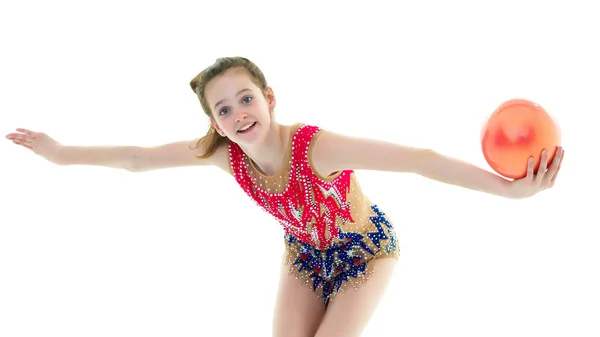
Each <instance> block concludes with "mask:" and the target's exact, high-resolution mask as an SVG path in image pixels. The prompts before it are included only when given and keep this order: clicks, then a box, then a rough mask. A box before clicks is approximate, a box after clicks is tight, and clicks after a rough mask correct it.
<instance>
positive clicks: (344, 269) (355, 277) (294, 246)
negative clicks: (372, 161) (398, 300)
mask: <svg viewBox="0 0 600 337" xmlns="http://www.w3.org/2000/svg"><path fill="white" fill-rule="evenodd" d="M371 210H372V211H373V213H374V215H373V216H370V217H369V220H370V222H371V224H372V225H373V227H374V229H375V230H374V231H369V232H366V233H364V234H360V233H352V232H344V231H343V230H341V229H340V232H339V236H338V240H336V243H335V244H333V245H332V246H331V247H328V248H326V249H317V248H315V247H313V246H311V245H309V244H306V243H302V242H300V241H299V240H298V239H296V238H295V237H294V236H293V235H291V234H286V235H285V239H286V244H287V245H288V248H289V249H290V251H291V252H293V253H294V254H293V257H292V259H291V260H289V262H290V264H291V266H290V268H291V271H293V272H294V273H295V274H296V275H298V276H299V278H300V279H302V280H303V281H304V284H305V286H309V287H310V288H311V289H312V290H313V291H314V292H315V293H317V294H318V297H319V298H321V299H322V300H323V303H325V304H327V303H328V302H329V301H330V300H331V299H332V298H333V297H334V296H335V295H336V294H337V293H338V292H340V290H341V289H342V286H343V285H344V284H345V283H350V284H353V285H354V286H355V287H358V285H360V284H362V283H364V282H366V281H367V280H368V278H369V276H370V272H369V270H367V269H368V268H367V262H368V261H369V260H371V259H373V258H374V257H376V256H381V255H391V254H394V253H395V252H397V251H398V245H397V239H396V235H395V231H394V229H393V227H392V225H391V223H390V222H389V221H388V220H387V219H386V217H385V214H384V213H383V212H381V211H380V210H379V208H378V207H377V205H372V206H371Z"/></svg>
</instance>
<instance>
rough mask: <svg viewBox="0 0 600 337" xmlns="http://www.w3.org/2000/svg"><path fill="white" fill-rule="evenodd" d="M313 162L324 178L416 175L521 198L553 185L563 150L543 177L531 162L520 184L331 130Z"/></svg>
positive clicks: (469, 166)
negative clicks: (346, 173) (358, 173)
mask: <svg viewBox="0 0 600 337" xmlns="http://www.w3.org/2000/svg"><path fill="white" fill-rule="evenodd" d="M546 158H547V155H546ZM311 159H312V162H313V165H314V167H315V169H316V170H317V171H318V172H319V174H321V175H322V176H327V175H329V174H330V173H332V172H336V171H339V170H345V169H346V170H347V169H352V170H376V171H388V172H412V173H416V174H419V175H421V176H423V177H426V178H429V179H433V180H436V181H439V182H442V183H446V184H451V185H455V186H460V187H463V188H467V189H471V190H476V191H480V192H485V193H489V194H494V195H498V196H501V197H505V198H515V199H518V198H524V197H529V196H532V195H534V194H535V193H537V192H539V191H541V190H543V189H545V188H548V187H551V186H552V184H553V182H554V179H555V178H556V173H557V171H558V168H559V164H560V161H561V159H562V150H561V151H559V152H557V155H556V156H555V160H553V163H552V166H551V167H550V169H549V170H548V172H545V171H546V166H545V161H544V158H542V164H543V165H544V166H543V167H540V169H539V172H540V174H538V175H537V176H536V175H534V174H533V162H530V163H529V172H528V176H527V177H526V178H523V179H520V180H516V181H511V180H507V179H504V178H502V177H500V176H498V175H496V174H493V173H491V172H489V171H486V170H484V169H482V168H479V167H477V166H475V165H473V164H469V163H467V162H464V161H460V160H458V159H455V158H451V157H448V156H445V155H443V154H440V153H437V152H435V151H433V150H429V149H421V148H415V147H409V146H403V145H399V144H394V143H390V142H385V141H381V140H374V139H365V138H358V137H350V136H345V135H341V134H337V133H334V132H330V131H322V134H321V135H319V136H318V137H317V138H316V139H315V143H314V144H313V148H312V151H311ZM523 165H527V163H524V164H523ZM544 173H545V174H544Z"/></svg>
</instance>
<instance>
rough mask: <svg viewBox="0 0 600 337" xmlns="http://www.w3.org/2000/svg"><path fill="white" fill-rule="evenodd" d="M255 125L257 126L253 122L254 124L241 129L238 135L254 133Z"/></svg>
mask: <svg viewBox="0 0 600 337" xmlns="http://www.w3.org/2000/svg"><path fill="white" fill-rule="evenodd" d="M255 125H256V122H252V123H250V124H248V125H246V126H244V127H243V128H241V129H239V130H238V131H237V133H241V134H244V133H248V132H250V131H252V129H254V126H255Z"/></svg>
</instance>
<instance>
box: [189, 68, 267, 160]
mask: <svg viewBox="0 0 600 337" xmlns="http://www.w3.org/2000/svg"><path fill="white" fill-rule="evenodd" d="M238 67H242V68H244V69H245V70H246V71H247V72H248V74H249V75H250V78H251V80H252V82H254V84H256V86H257V87H259V88H260V89H261V91H262V92H263V94H264V93H265V90H266V89H267V80H266V79H265V75H264V74H263V73H262V71H261V70H260V69H259V68H258V67H257V66H256V65H255V64H254V63H252V61H250V60H248V59H246V58H243V57H222V58H219V59H217V60H216V61H215V63H213V64H212V65H210V66H209V67H207V68H206V69H204V70H202V71H201V72H200V73H199V74H198V75H196V77H194V78H193V79H192V81H191V82H190V86H191V87H192V90H193V91H194V93H195V94H196V95H197V96H198V99H199V100H200V105H201V106H202V110H204V113H205V114H206V115H207V116H208V118H210V119H211V120H213V121H214V117H213V115H212V112H211V108H210V105H209V104H208V101H207V99H206V95H205V92H204V91H205V89H206V85H207V84H208V83H209V82H210V81H211V80H213V79H214V78H215V77H217V76H219V75H222V74H223V73H224V72H225V71H227V70H229V69H232V68H238ZM228 141H229V140H228V138H227V137H224V136H221V135H219V134H218V133H217V130H216V129H215V128H214V126H213V125H212V123H211V124H210V127H209V129H208V132H207V133H206V135H205V136H204V137H202V138H200V140H199V141H198V143H197V144H196V147H194V149H197V148H198V147H199V146H200V145H201V144H204V153H203V154H201V155H200V156H197V157H198V158H208V157H210V156H211V155H212V154H214V153H215V152H216V151H217V149H218V148H219V146H221V145H222V144H226V143H227V142H228Z"/></svg>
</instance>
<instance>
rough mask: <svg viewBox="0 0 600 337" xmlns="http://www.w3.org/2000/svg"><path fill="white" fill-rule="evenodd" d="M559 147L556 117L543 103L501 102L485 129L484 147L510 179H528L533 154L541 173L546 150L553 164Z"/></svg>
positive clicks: (492, 162)
mask: <svg viewBox="0 0 600 337" xmlns="http://www.w3.org/2000/svg"><path fill="white" fill-rule="evenodd" d="M559 146H560V130H559V128H558V126H557V125H556V123H555V122H554V120H553V119H552V118H551V117H550V115H549V114H548V113H547V112H546V111H545V110H544V109H543V108H542V107H541V106H539V105H538V104H536V103H533V102H530V101H528V100H524V99H512V100H509V101H506V102H504V103H503V104H501V105H500V106H499V107H498V108H497V109H496V110H495V111H494V112H493V113H492V114H491V115H490V117H489V118H488V120H487V121H486V123H485V124H484V127H483V129H482V132H481V147H482V151H483V155H484V157H485V159H486V161H487V163H488V164H489V165H490V167H491V168H492V169H493V170H494V171H496V172H497V173H498V174H500V175H502V176H504V177H506V178H512V179H520V178H524V177H525V176H526V175H527V162H528V160H529V158H530V157H533V158H534V159H535V163H534V170H535V172H537V170H538V168H539V166H540V161H541V153H542V151H543V150H547V151H548V154H549V156H548V164H549V163H550V162H551V161H552V159H553V158H554V155H555V154H556V151H557V148H558V147H559ZM544 166H545V165H544Z"/></svg>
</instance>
